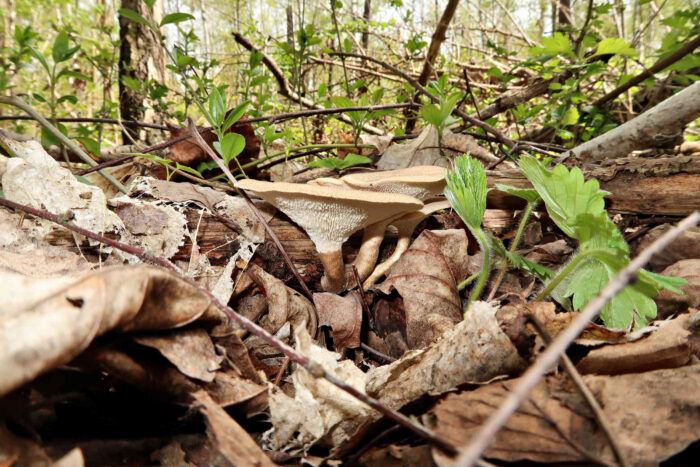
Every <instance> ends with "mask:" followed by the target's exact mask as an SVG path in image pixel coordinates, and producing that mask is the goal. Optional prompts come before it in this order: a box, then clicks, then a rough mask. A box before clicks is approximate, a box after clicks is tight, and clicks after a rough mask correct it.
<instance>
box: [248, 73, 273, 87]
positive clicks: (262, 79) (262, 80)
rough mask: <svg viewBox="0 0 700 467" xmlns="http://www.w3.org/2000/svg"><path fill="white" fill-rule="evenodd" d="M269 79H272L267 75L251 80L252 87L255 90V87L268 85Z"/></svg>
mask: <svg viewBox="0 0 700 467" xmlns="http://www.w3.org/2000/svg"><path fill="white" fill-rule="evenodd" d="M268 79H270V77H269V76H267V75H260V76H256V77H255V78H253V79H252V80H250V87H251V88H254V87H255V86H259V85H261V84H263V83H266V82H267V80H268Z"/></svg>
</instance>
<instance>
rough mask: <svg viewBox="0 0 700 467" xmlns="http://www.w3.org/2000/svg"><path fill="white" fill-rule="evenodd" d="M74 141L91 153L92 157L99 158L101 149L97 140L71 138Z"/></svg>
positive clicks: (81, 137)
mask: <svg viewBox="0 0 700 467" xmlns="http://www.w3.org/2000/svg"><path fill="white" fill-rule="evenodd" d="M73 139H74V140H76V141H78V142H79V143H80V144H82V145H83V146H84V147H85V149H86V150H87V152H89V153H91V154H92V155H94V156H96V157H97V158H99V157H100V152H101V147H100V143H99V142H98V141H97V140H94V139H92V138H88V137H86V136H76V137H75V138H73Z"/></svg>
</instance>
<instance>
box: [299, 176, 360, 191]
mask: <svg viewBox="0 0 700 467" xmlns="http://www.w3.org/2000/svg"><path fill="white" fill-rule="evenodd" d="M306 184H307V185H318V186H335V187H338V188H345V189H346V190H351V189H352V188H351V187H349V186H347V185H346V184H345V183H343V182H342V181H341V180H340V179H339V178H333V177H321V178H315V179H313V180H310V181H308V182H306Z"/></svg>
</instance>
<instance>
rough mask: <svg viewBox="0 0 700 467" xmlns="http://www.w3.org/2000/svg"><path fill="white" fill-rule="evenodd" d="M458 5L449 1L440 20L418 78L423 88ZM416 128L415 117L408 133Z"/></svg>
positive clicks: (410, 121)
mask: <svg viewBox="0 0 700 467" xmlns="http://www.w3.org/2000/svg"><path fill="white" fill-rule="evenodd" d="M458 5H459V0H449V2H448V3H447V6H445V11H443V13H442V18H440V22H439V23H438V25H437V28H435V32H434V33H433V38H432V40H431V41H430V47H429V48H428V53H427V54H426V56H425V63H424V64H423V71H421V73H420V76H419V77H418V82H419V83H420V84H421V86H425V85H426V84H428V79H430V75H431V74H432V73H433V63H435V59H437V57H438V54H439V53H440V46H441V45H442V43H443V42H445V37H446V36H445V32H446V31H447V27H448V26H449V25H450V22H451V21H452V17H453V16H454V14H455V11H457V6H458ZM415 126H416V119H415V117H413V118H409V120H408V121H407V122H406V133H407V134H408V133H411V132H412V131H413V128H414V127H415Z"/></svg>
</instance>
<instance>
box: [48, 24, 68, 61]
mask: <svg viewBox="0 0 700 467" xmlns="http://www.w3.org/2000/svg"><path fill="white" fill-rule="evenodd" d="M69 48H70V43H69V42H68V33H67V32H66V31H61V32H59V33H58V35H57V36H56V39H54V41H53V48H52V49H51V56H52V57H53V62H54V63H59V62H62V61H63V60H64V57H65V56H66V54H67V53H68V49H69Z"/></svg>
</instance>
